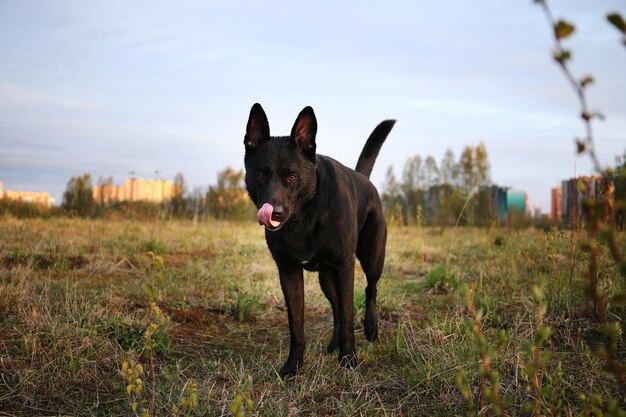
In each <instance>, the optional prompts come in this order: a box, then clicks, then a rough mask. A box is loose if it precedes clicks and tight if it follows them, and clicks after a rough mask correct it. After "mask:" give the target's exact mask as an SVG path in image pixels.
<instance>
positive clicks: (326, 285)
mask: <svg viewBox="0 0 626 417" xmlns="http://www.w3.org/2000/svg"><path fill="white" fill-rule="evenodd" d="M336 279H337V274H336V272H335V271H333V270H330V269H322V270H320V272H319V280H320V287H322V292H323V293H324V295H325V296H326V298H327V299H328V301H329V302H330V307H331V308H332V310H333V337H332V339H331V340H330V343H329V344H328V346H327V347H326V352H328V353H332V352H334V351H335V350H337V349H338V348H339V301H338V300H337V287H336V284H335V282H336V281H335V280H336Z"/></svg>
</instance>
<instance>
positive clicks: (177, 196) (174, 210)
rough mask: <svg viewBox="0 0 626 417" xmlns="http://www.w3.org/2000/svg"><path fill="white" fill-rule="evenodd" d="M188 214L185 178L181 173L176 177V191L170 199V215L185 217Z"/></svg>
mask: <svg viewBox="0 0 626 417" xmlns="http://www.w3.org/2000/svg"><path fill="white" fill-rule="evenodd" d="M186 212H187V202H186V201H185V177H184V176H183V174H181V173H180V172H179V173H177V174H176V176H175V177H174V189H173V192H172V198H171V199H170V213H171V215H172V216H173V217H179V218H180V217H184V216H185V214H186Z"/></svg>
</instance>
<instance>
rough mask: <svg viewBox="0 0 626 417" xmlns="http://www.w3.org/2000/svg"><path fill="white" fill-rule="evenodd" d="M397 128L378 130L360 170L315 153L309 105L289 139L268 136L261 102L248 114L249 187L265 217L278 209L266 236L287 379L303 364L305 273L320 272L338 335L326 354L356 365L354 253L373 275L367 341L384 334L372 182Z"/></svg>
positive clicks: (381, 234) (381, 230)
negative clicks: (280, 299)
mask: <svg viewBox="0 0 626 417" xmlns="http://www.w3.org/2000/svg"><path fill="white" fill-rule="evenodd" d="M394 123H395V121H394V120H386V121H384V122H382V123H381V124H380V125H379V126H378V127H376V129H374V131H373V132H372V134H371V135H370V137H369V139H368V140H367V142H366V144H365V147H364V148H363V151H362V153H361V155H360V157H359V161H358V163H357V171H354V170H352V169H350V168H348V167H345V166H344V165H342V164H340V163H339V162H337V161H335V160H334V159H332V158H329V157H327V156H323V155H317V154H316V152H315V151H316V145H315V136H316V133H317V120H316V118H315V114H314V112H313V109H312V108H311V107H306V108H304V109H303V110H302V111H301V112H300V114H299V115H298V118H297V119H296V122H295V123H294V126H293V129H292V131H291V135H290V136H279V137H271V136H270V130H269V124H268V121H267V116H266V115H265V112H264V111H263V108H262V107H261V106H260V105H259V104H255V105H254V106H252V109H251V110H250V118H249V120H248V125H247V129H246V135H245V138H244V145H245V148H246V152H245V157H244V162H245V167H246V178H245V179H246V187H247V190H248V193H249V195H250V198H251V199H252V201H253V202H254V204H255V205H256V207H257V209H259V216H260V217H259V219H261V213H262V211H263V209H262V207H264V205H265V204H270V205H271V207H272V208H273V211H271V219H272V221H273V223H271V224H266V232H265V239H266V241H267V246H268V247H269V250H270V252H271V253H272V256H273V257H274V260H275V262H276V265H277V266H278V272H279V276H280V283H281V287H282V290H283V294H284V296H285V302H286V304H287V311H288V317H289V333H290V336H291V343H290V352H289V357H288V359H287V362H286V363H285V365H284V366H283V367H282V368H281V370H280V375H281V376H282V377H287V376H292V375H295V374H296V373H297V371H298V369H299V368H300V367H301V366H302V362H303V353H304V347H305V340H304V283H303V269H306V270H308V271H319V281H320V285H321V287H322V291H323V292H324V295H326V297H327V298H328V301H329V302H330V304H331V307H332V311H333V322H334V330H333V336H332V339H331V341H330V343H329V344H328V348H327V350H328V352H333V351H335V350H336V349H339V362H340V364H341V365H342V366H346V367H353V366H355V365H356V364H357V358H356V354H355V348H354V310H353V309H354V307H353V304H354V266H355V260H354V255H355V254H356V257H357V258H358V259H359V261H360V263H361V266H362V267H363V270H364V271H365V275H366V277H367V288H366V290H365V294H366V310H365V318H364V331H365V336H366V338H367V340H369V341H374V340H376V338H377V336H378V316H377V312H376V284H377V282H378V279H379V278H380V275H381V273H382V269H383V264H384V260H385V243H386V239H387V227H386V224H385V218H384V216H383V211H382V205H381V202H380V198H379V196H378V192H377V191H376V188H375V187H374V185H373V184H372V183H371V182H370V181H369V179H368V177H369V175H370V173H371V171H372V168H373V166H374V162H375V160H376V157H377V155H378V152H379V151H380V148H381V146H382V144H383V142H384V141H385V139H386V137H387V135H388V134H389V132H390V131H391V128H392V127H393V125H394ZM259 222H261V220H259ZM278 222H280V223H279V224H278V225H277V226H274V223H278Z"/></svg>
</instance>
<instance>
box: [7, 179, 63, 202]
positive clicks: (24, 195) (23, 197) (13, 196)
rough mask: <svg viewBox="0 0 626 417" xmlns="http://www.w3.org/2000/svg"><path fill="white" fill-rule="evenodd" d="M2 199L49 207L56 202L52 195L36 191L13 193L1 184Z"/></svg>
mask: <svg viewBox="0 0 626 417" xmlns="http://www.w3.org/2000/svg"><path fill="white" fill-rule="evenodd" d="M0 198H6V199H9V200H15V201H23V202H25V203H34V204H42V205H45V206H47V207H51V206H53V205H54V203H55V200H54V198H53V197H51V196H50V194H48V193H45V192H35V191H12V190H5V189H4V185H3V184H2V183H1V182H0Z"/></svg>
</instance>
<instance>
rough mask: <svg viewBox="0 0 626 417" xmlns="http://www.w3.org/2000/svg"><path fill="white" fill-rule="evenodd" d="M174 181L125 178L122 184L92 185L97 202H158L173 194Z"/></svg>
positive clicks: (169, 197)
mask: <svg viewBox="0 0 626 417" xmlns="http://www.w3.org/2000/svg"><path fill="white" fill-rule="evenodd" d="M174 189H175V187H174V183H173V182H172V181H168V180H162V179H157V180H148V179H144V178H127V179H125V180H124V184H123V185H114V184H100V185H96V186H94V187H92V192H93V198H94V200H95V201H96V202H97V203H100V204H108V203H113V202H118V201H148V202H151V203H160V202H163V201H167V200H170V199H171V198H172V196H173V195H174Z"/></svg>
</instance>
